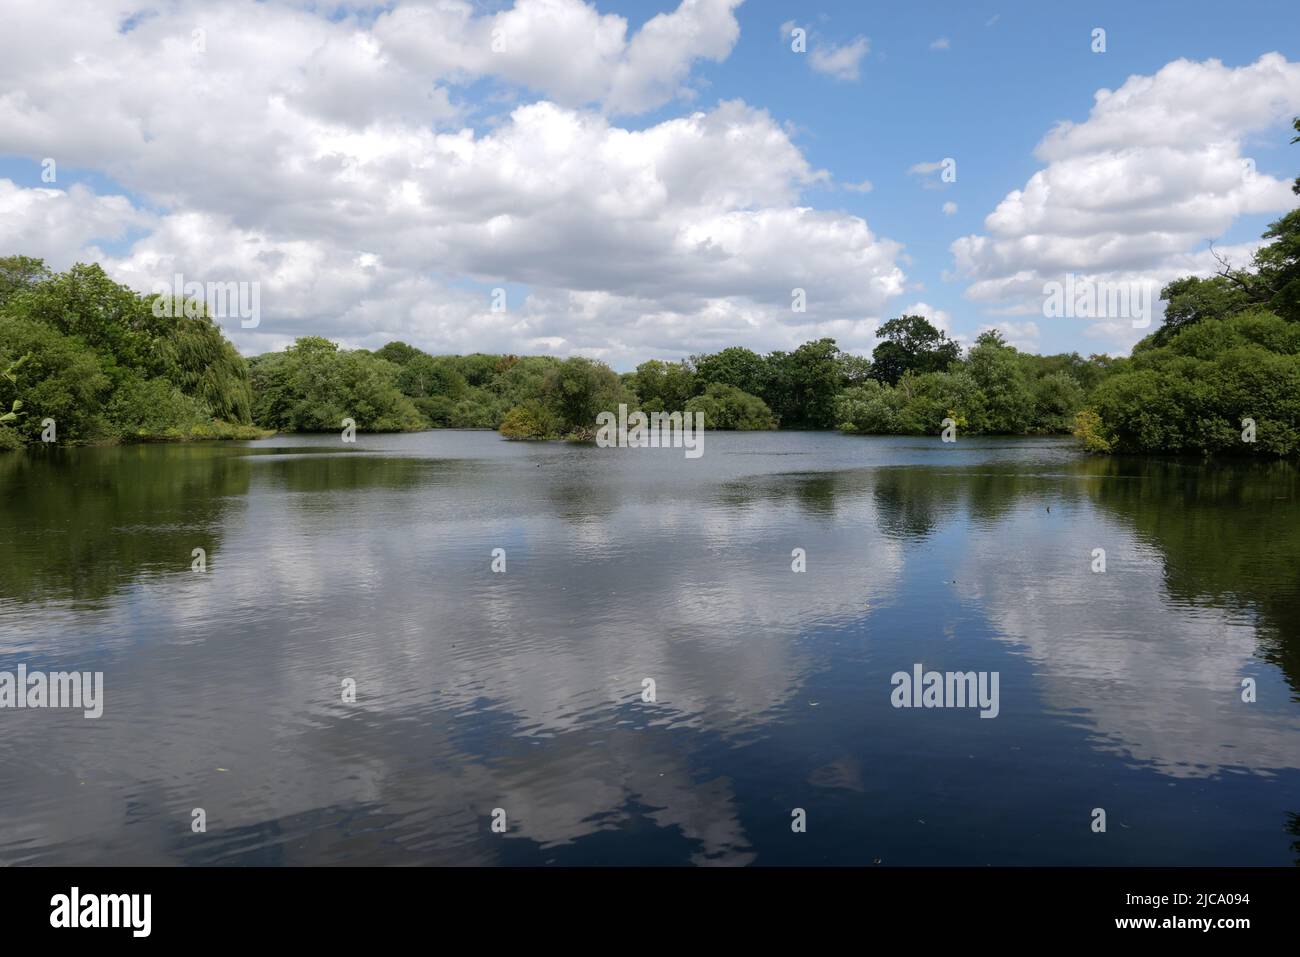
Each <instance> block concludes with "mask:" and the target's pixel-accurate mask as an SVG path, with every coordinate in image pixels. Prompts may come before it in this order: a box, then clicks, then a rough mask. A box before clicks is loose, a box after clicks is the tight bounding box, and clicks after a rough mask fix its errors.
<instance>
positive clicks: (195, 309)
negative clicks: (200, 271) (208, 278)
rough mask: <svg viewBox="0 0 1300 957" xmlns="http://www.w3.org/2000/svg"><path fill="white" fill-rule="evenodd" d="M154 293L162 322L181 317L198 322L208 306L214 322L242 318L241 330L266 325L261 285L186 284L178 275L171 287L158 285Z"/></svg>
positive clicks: (247, 283) (229, 283) (224, 283)
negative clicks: (196, 319)
mask: <svg viewBox="0 0 1300 957" xmlns="http://www.w3.org/2000/svg"><path fill="white" fill-rule="evenodd" d="M153 291H154V293H155V294H156V295H157V296H158V298H157V299H155V300H154V302H153V314H154V315H155V316H157V317H158V318H160V319H161V318H164V317H167V318H171V317H172V316H180V315H185V316H188V317H189V318H191V319H195V318H198V316H200V315H202V307H203V306H207V310H208V315H209V316H211V317H212V318H213V319H238V320H239V327H240V328H241V329H256V328H257V327H258V326H259V325H260V324H261V322H262V284H261V283H260V282H208V283H202V282H195V281H190V282H186V281H185V277H184V276H183V275H181V274H180V273H176V275H175V276H173V277H172V284H171V285H170V286H169V285H168V284H167V283H165V282H156V283H154V284H153Z"/></svg>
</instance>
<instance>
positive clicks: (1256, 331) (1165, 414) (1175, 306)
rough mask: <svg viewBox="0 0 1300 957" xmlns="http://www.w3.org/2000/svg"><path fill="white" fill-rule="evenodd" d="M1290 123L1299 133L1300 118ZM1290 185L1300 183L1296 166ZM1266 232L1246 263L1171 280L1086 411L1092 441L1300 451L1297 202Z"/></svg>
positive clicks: (1093, 445) (1135, 447) (1219, 450)
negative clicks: (1151, 324)
mask: <svg viewBox="0 0 1300 957" xmlns="http://www.w3.org/2000/svg"><path fill="white" fill-rule="evenodd" d="M1294 127H1295V130H1296V132H1297V133H1300V118H1297V119H1296V120H1295V122H1294ZM1291 142H1292V143H1296V142H1300V136H1297V137H1296V138H1295V139H1293V140H1292V141H1291ZM1292 191H1293V192H1295V193H1297V194H1300V177H1297V179H1296V181H1295V185H1294V186H1293V187H1292ZM1263 238H1264V239H1265V240H1266V242H1265V243H1264V244H1263V245H1261V246H1260V247H1259V249H1257V250H1256V251H1255V254H1254V256H1253V257H1252V259H1251V263H1250V265H1249V266H1248V267H1246V268H1244V269H1233V268H1232V267H1231V266H1230V265H1228V264H1226V263H1225V264H1224V268H1223V270H1222V271H1221V272H1220V273H1219V275H1217V276H1213V277H1211V278H1208V279H1202V278H1197V277H1187V278H1183V279H1179V280H1177V281H1175V282H1172V283H1170V284H1169V285H1167V286H1166V287H1165V288H1164V290H1163V291H1162V292H1161V297H1162V298H1163V299H1164V300H1165V301H1166V308H1165V322H1164V325H1162V326H1161V327H1160V329H1158V330H1157V331H1156V332H1155V333H1154V334H1153V335H1150V336H1147V338H1145V339H1143V340H1142V341H1141V342H1139V343H1138V344H1137V345H1136V346H1134V348H1133V355H1132V357H1131V358H1129V359H1123V360H1117V361H1116V362H1115V363H1114V364H1113V367H1112V368H1111V369H1110V370H1109V371H1110V374H1109V375H1108V376H1107V377H1106V378H1105V380H1104V381H1102V382H1101V383H1100V384H1099V385H1098V387H1097V388H1096V390H1095V391H1094V392H1093V394H1092V395H1091V397H1090V401H1089V402H1088V405H1087V408H1085V409H1083V410H1082V411H1081V412H1080V414H1079V416H1078V419H1077V424H1076V428H1075V434H1076V435H1078V436H1079V438H1080V439H1082V440H1083V442H1084V444H1085V446H1087V447H1088V448H1090V449H1092V450H1094V451H1098V452H1172V453H1196V454H1202V455H1211V454H1234V455H1266V456H1292V455H1296V454H1297V453H1300V431H1298V430H1297V426H1298V425H1300V209H1293V210H1292V211H1291V212H1289V213H1287V214H1286V215H1285V216H1283V217H1282V218H1281V219H1279V220H1277V221H1276V222H1274V223H1272V224H1270V225H1269V227H1268V229H1267V230H1266V231H1265V232H1264V235H1263Z"/></svg>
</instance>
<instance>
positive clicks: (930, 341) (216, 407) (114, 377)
mask: <svg viewBox="0 0 1300 957" xmlns="http://www.w3.org/2000/svg"><path fill="white" fill-rule="evenodd" d="M1294 126H1295V129H1296V132H1297V133H1300V118H1297V119H1296V120H1295V122H1294ZM1292 142H1293V143H1294V142H1300V136H1297V137H1296V138H1295V139H1293V140H1292ZM1293 189H1294V190H1295V192H1297V193H1300V177H1297V180H1296V183H1295V186H1294V187H1293ZM1263 239H1264V240H1265V242H1264V243H1263V244H1262V245H1261V246H1260V247H1259V249H1258V250H1257V251H1256V252H1255V254H1254V256H1253V258H1252V260H1251V262H1250V263H1249V264H1248V265H1247V266H1245V267H1242V268H1233V267H1232V265H1231V264H1230V263H1227V262H1223V263H1222V266H1223V268H1222V269H1221V270H1220V272H1219V273H1218V274H1217V275H1215V276H1212V277H1209V278H1199V277H1188V278H1183V279H1178V280H1176V281H1174V282H1172V283H1169V284H1168V285H1167V286H1166V287H1165V288H1164V289H1163V290H1162V292H1161V298H1162V299H1164V300H1165V302H1166V310H1165V321H1164V323H1163V324H1162V325H1161V326H1160V327H1159V328H1158V329H1157V330H1156V331H1155V332H1154V333H1152V334H1151V335H1149V336H1147V337H1146V338H1145V339H1143V340H1142V341H1141V342H1139V343H1138V344H1137V345H1136V346H1135V347H1134V349H1133V351H1132V355H1130V356H1127V357H1119V358H1112V357H1110V356H1105V355H1090V356H1088V357H1086V358H1085V357H1083V356H1080V355H1079V354H1078V353H1062V354H1058V355H1047V356H1043V355H1036V354H1033V353H1027V352H1022V351H1020V350H1018V349H1016V348H1015V347H1013V346H1012V345H1010V344H1009V343H1007V342H1006V341H1005V339H1004V338H1003V337H1002V336H1001V335H1000V334H999V333H997V332H995V331H990V332H985V333H983V334H981V335H980V336H979V337H978V338H977V339H976V341H975V343H974V344H973V345H972V346H971V347H970V348H969V349H967V350H965V352H964V353H963V350H962V348H961V346H960V344H959V343H957V342H955V341H953V340H952V339H950V338H949V337H948V336H947V335H946V334H945V333H944V332H943V331H942V330H940V329H938V328H936V327H935V326H934V325H933V324H932V323H931V322H929V321H928V320H927V319H926V318H924V317H922V316H915V315H904V316H899V317H896V318H893V319H890V320H889V321H887V322H885V323H884V324H883V325H881V326H880V328H879V329H878V330H877V338H878V339H879V343H878V345H877V346H876V347H875V349H874V351H873V352H872V354H871V356H870V357H869V358H868V357H866V356H859V355H854V354H851V353H847V352H844V351H842V350H841V349H840V348H839V347H838V345H837V344H836V342H835V340H834V339H830V338H823V339H818V340H816V341H812V342H805V343H804V344H803V345H801V346H799V347H798V348H797V349H794V350H793V351H790V352H785V351H776V352H770V353H768V354H766V355H760V354H759V353H757V352H754V351H753V350H750V349H746V348H744V347H741V346H732V347H730V348H726V349H722V350H721V351H719V352H714V353H708V354H701V355H695V356H691V357H690V358H688V359H684V360H682V361H676V362H673V361H662V360H658V359H652V360H649V361H647V362H643V363H641V364H640V365H639V366H637V368H636V370H635V371H633V372H626V373H622V374H620V373H617V372H615V371H614V370H612V369H611V368H610V367H609V366H607V365H605V364H604V363H601V362H598V361H596V360H593V359H588V358H583V357H572V358H568V359H559V358H556V357H553V356H516V355H491V354H484V353H475V354H472V355H430V354H429V353H426V352H424V351H422V350H420V349H417V348H416V347H414V346H411V345H408V344H406V343H404V342H390V343H388V344H387V345H385V346H384V347H383V348H381V349H377V350H374V351H370V350H366V349H342V348H340V347H339V346H338V344H337V343H334V342H332V341H330V340H328V339H324V338H320V337H317V336H307V337H303V338H300V339H298V340H297V341H296V342H295V343H294V344H293V345H292V346H290V347H288V348H287V349H285V350H284V351H282V352H274V353H267V354H264V355H259V356H254V357H252V358H249V359H245V358H244V357H242V356H241V355H240V354H239V353H238V352H237V351H236V350H235V348H234V346H233V345H231V343H230V342H229V341H228V340H227V339H226V337H225V336H224V335H223V334H222V332H221V329H220V328H219V327H218V326H217V325H216V323H214V322H213V321H212V319H211V318H210V317H208V316H207V314H206V311H205V309H203V308H198V309H194V308H190V309H188V310H187V309H186V308H184V305H185V304H183V303H181V304H176V306H175V307H174V308H167V309H158V308H155V305H156V303H155V300H156V299H158V295H157V294H153V295H148V296H142V295H140V294H138V293H136V292H134V291H133V290H131V289H129V288H127V287H126V286H122V285H119V284H118V283H115V282H113V281H112V280H111V279H110V278H109V277H108V276H107V275H106V274H105V273H104V272H103V270H102V269H101V268H100V267H99V266H97V265H93V264H92V265H84V264H79V265H76V266H73V267H72V268H71V269H69V270H67V271H66V272H63V273H56V272H52V271H51V270H49V269H48V268H47V267H46V266H45V264H44V263H43V262H41V261H40V260H38V259H32V258H30V257H26V256H10V257H5V258H0V449H16V448H21V447H23V446H25V445H27V444H30V443H34V442H38V441H42V440H48V438H49V425H48V423H50V422H53V423H54V428H55V429H56V430H57V441H59V442H61V443H73V444H84V443H94V442H115V441H133V440H158V439H164V440H165V439H201V438H249V437H256V436H259V435H264V434H266V433H267V432H268V431H280V432H326V431H335V430H338V429H339V428H340V427H341V423H342V420H343V419H344V418H351V419H353V420H354V421H355V422H356V425H357V427H358V428H359V429H361V430H363V431H377V432H384V431H409V430H418V429H426V428H475V429H497V430H499V431H500V432H501V434H502V435H504V436H506V437H508V438H514V439H551V438H576V439H583V438H590V437H591V436H592V435H593V434H594V430H595V422H596V415H597V413H598V412H600V411H604V410H613V409H616V408H617V406H618V405H619V404H620V403H626V404H627V405H628V407H629V409H640V410H642V411H645V412H656V411H666V412H673V411H684V412H696V411H702V412H703V413H704V414H705V423H706V427H707V428H713V429H740V430H754V429H773V428H778V427H779V428H789V429H840V430H841V431H844V432H848V433H862V434H935V433H937V432H938V431H939V429H940V428H941V423H942V421H943V420H944V419H945V418H951V419H952V420H953V421H954V422H956V424H957V428H958V430H959V432H960V433H961V434H1009V435H1032V434H1054V433H1068V432H1073V433H1074V434H1075V435H1076V436H1078V438H1079V439H1080V440H1081V441H1082V442H1083V444H1084V446H1085V447H1086V448H1088V449H1090V450H1093V451H1097V452H1147V453H1150V452H1155V453H1197V454H1217V453H1237V454H1264V455H1271V456H1293V455H1296V454H1297V453H1300V427H1298V426H1297V423H1300V209H1295V210H1292V211H1291V212H1290V213H1288V214H1286V215H1285V216H1283V217H1282V218H1280V219H1279V220H1277V221H1276V222H1274V223H1272V224H1270V225H1269V227H1268V229H1267V231H1266V232H1265V233H1264V235H1263ZM169 305H170V304H169ZM191 305H193V304H191ZM1247 423H1249V427H1247ZM1248 433H1249V435H1250V438H1249V439H1247V438H1246V436H1247V434H1248Z"/></svg>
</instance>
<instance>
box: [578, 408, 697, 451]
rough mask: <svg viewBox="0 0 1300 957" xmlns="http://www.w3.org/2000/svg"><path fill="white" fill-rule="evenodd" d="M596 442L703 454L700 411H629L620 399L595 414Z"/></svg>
mask: <svg viewBox="0 0 1300 957" xmlns="http://www.w3.org/2000/svg"><path fill="white" fill-rule="evenodd" d="M596 425H597V429H596V445H597V446H599V447H600V448H602V449H609V448H618V449H667V448H674V449H685V450H686V457H687V458H688V459H698V458H699V457H700V456H701V455H703V454H704V413H703V412H694V413H691V412H651V413H649V414H648V415H647V414H646V413H645V412H633V413H632V414H631V415H629V414H628V411H627V404H626V403H624V402H620V403H619V405H618V417H617V418H615V416H614V413H613V412H601V413H600V414H598V415H597V416H596Z"/></svg>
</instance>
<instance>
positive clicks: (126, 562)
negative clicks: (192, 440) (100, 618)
mask: <svg viewBox="0 0 1300 957" xmlns="http://www.w3.org/2000/svg"><path fill="white" fill-rule="evenodd" d="M231 451H235V450H233V449H228V448H220V449H219V448H213V447H211V446H203V445H184V446H181V445H177V446H165V447H163V446H139V445H132V446H118V447H114V448H99V449H43V448H38V449H34V450H32V451H30V452H25V453H21V454H13V455H5V456H0V500H2V501H3V502H4V508H3V509H2V510H0V543H3V546H2V547H0V595H4V596H5V597H7V598H17V599H19V600H23V601H47V600H52V599H54V600H57V599H65V598H72V599H76V600H85V599H99V598H103V597H105V596H107V595H110V594H112V593H113V592H115V591H116V590H117V589H119V588H121V587H123V586H124V585H126V584H129V583H130V582H132V581H135V580H136V578H137V577H138V576H139V574H140V573H141V572H142V571H143V570H145V569H154V570H160V569H174V570H176V571H182V570H184V571H185V572H188V571H189V570H190V561H191V558H190V553H191V551H192V550H193V549H195V548H203V549H205V550H207V553H208V558H209V560H210V559H211V557H212V554H213V553H214V552H215V551H216V549H217V548H218V547H219V545H220V536H219V534H218V533H219V529H220V527H221V524H222V517H223V515H224V513H225V512H226V510H227V509H228V508H229V507H230V502H231V500H232V498H234V497H236V496H242V495H244V494H245V493H247V491H248V484H249V465H248V462H247V461H246V460H245V459H244V458H242V457H240V456H238V455H231V454H230V453H231Z"/></svg>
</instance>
